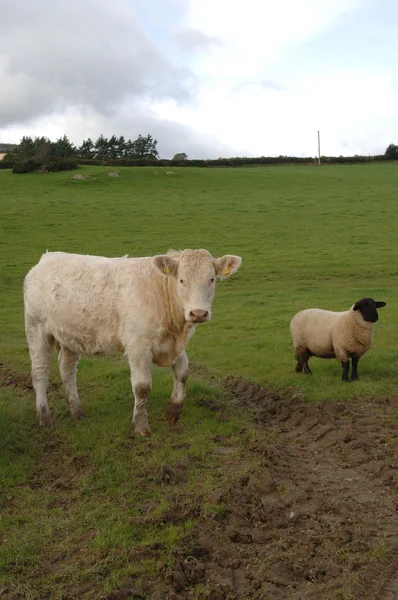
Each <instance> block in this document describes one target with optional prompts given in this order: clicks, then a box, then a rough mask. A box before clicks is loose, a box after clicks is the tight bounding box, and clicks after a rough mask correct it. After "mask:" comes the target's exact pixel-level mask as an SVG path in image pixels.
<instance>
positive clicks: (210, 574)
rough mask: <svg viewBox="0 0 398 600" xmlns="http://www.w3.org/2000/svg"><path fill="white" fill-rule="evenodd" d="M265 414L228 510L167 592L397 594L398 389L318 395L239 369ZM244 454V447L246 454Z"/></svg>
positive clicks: (239, 390)
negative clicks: (280, 387)
mask: <svg viewBox="0 0 398 600" xmlns="http://www.w3.org/2000/svg"><path fill="white" fill-rule="evenodd" d="M225 385H226V387H227V389H228V391H229V394H230V396H231V400H232V401H233V402H236V404H237V405H238V404H239V405H240V406H242V405H243V406H245V407H246V408H247V410H248V411H249V412H250V413H251V414H252V416H253V418H254V420H255V422H256V423H257V427H256V430H257V435H256V440H255V441H254V442H253V443H251V444H250V445H249V447H246V448H245V455H246V458H245V459H242V458H238V457H237V455H236V452H235V450H236V447H234V444H233V441H232V440H228V439H219V440H217V441H218V442H219V444H220V446H219V450H220V454H221V456H223V457H224V471H225V473H227V474H228V476H229V480H230V486H229V491H228V493H227V494H226V495H225V497H224V498H219V501H220V502H224V504H225V513H224V514H222V515H220V514H217V515H215V516H214V517H212V518H206V519H203V518H201V519H200V522H199V525H198V527H197V528H196V529H195V532H194V534H193V535H192V536H191V537H190V538H189V539H187V540H186V547H188V548H189V552H187V551H186V550H185V551H184V550H182V551H181V553H180V555H179V556H178V557H177V560H176V566H175V568H174V569H173V570H172V571H170V572H168V573H166V574H165V578H164V585H162V588H161V589H159V588H158V591H157V592H154V594H153V595H152V596H151V598H156V599H158V598H159V600H160V599H161V598H169V599H170V600H194V599H196V598H208V599H210V600H227V599H228V600H240V599H242V600H243V599H259V600H260V599H263V600H287V599H289V600H304V599H314V600H315V599H316V600H321V599H322V600H328V599H341V600H354V599H355V600H398V512H397V510H398V496H397V489H398V440H397V437H396V428H397V418H398V396H396V397H393V398H388V399H371V400H370V399H361V400H356V401H350V402H347V403H346V402H342V401H328V402H325V403H322V404H309V403H308V402H306V401H305V399H304V398H303V397H302V396H301V393H300V391H299V390H298V389H292V390H287V391H286V392H285V393H283V394H278V393H276V392H273V391H269V390H266V389H264V388H263V387H261V386H259V385H257V384H254V383H250V382H245V381H243V380H241V379H236V378H228V379H227V380H226V382H225ZM240 456H241V455H240Z"/></svg>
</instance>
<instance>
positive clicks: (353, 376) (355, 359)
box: [351, 356, 359, 381]
mask: <svg viewBox="0 0 398 600" xmlns="http://www.w3.org/2000/svg"><path fill="white" fill-rule="evenodd" d="M358 361H359V358H358V357H357V356H353V357H352V371H351V381H358V379H359V377H358Z"/></svg>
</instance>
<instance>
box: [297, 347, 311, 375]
mask: <svg viewBox="0 0 398 600" xmlns="http://www.w3.org/2000/svg"><path fill="white" fill-rule="evenodd" d="M310 356H311V355H310V353H309V352H308V350H305V351H304V352H297V351H296V356H295V358H296V361H297V364H296V373H301V372H302V371H304V373H305V374H306V375H312V372H311V369H310V368H309V366H308V359H309V358H310Z"/></svg>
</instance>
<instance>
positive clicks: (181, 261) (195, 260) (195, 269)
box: [153, 250, 242, 323]
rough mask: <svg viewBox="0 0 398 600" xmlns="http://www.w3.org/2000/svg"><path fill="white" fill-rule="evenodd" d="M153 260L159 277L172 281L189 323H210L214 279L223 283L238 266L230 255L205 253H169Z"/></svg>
mask: <svg viewBox="0 0 398 600" xmlns="http://www.w3.org/2000/svg"><path fill="white" fill-rule="evenodd" d="M153 260H154V262H155V265H156V267H157V268H158V269H159V271H161V273H163V274H164V275H165V276H167V277H174V278H175V282H176V290H177V296H178V299H179V301H180V304H181V306H182V307H183V309H184V314H185V319H186V321H188V322H190V323H203V322H204V321H210V319H211V305H212V302H213V298H214V292H215V285H216V279H227V278H228V277H229V276H230V275H232V273H235V272H236V271H237V270H238V269H239V267H240V264H241V262H242V259H241V258H240V256H233V255H232V254H226V255H225V256H222V257H221V258H213V257H212V255H211V254H210V252H208V251H207V250H183V251H182V252H174V251H170V252H168V253H167V254H160V255H158V256H154V258H153Z"/></svg>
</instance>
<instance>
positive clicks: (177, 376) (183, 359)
mask: <svg viewBox="0 0 398 600" xmlns="http://www.w3.org/2000/svg"><path fill="white" fill-rule="evenodd" d="M171 370H172V371H173V377H174V386H173V393H172V395H171V399H170V404H169V405H168V407H167V410H166V419H167V420H168V421H169V423H171V424H172V425H174V424H175V423H176V422H177V421H178V419H179V418H180V413H181V409H182V406H183V404H184V401H185V397H186V389H185V388H186V382H187V379H188V375H189V362H188V356H187V354H186V352H185V350H183V351H182V352H181V354H180V355H179V356H178V357H177V358H176V359H175V361H174V363H173V364H172V366H171Z"/></svg>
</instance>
